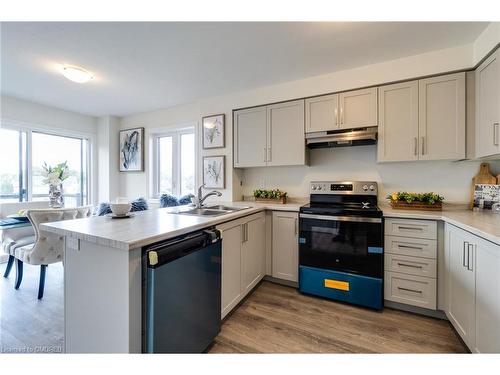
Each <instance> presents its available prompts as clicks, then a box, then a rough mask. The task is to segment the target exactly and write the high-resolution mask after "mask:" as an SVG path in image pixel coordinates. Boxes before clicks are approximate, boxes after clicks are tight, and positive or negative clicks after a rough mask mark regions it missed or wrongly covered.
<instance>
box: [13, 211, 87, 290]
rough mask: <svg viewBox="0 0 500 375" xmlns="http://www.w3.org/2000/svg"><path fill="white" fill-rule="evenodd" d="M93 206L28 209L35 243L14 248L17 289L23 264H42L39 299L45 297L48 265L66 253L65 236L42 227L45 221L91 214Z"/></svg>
mask: <svg viewBox="0 0 500 375" xmlns="http://www.w3.org/2000/svg"><path fill="white" fill-rule="evenodd" d="M91 213H92V206H84V207H77V208H63V209H49V210H28V211H27V213H26V214H27V216H28V218H29V220H30V222H31V224H32V225H33V228H34V229H35V244H34V245H27V246H21V247H17V248H16V249H15V250H14V258H15V261H16V281H15V286H14V287H15V289H19V287H20V286H21V282H22V279H23V264H24V263H27V264H31V265H34V266H40V283H39V286H38V299H41V298H42V297H43V290H44V286H45V273H46V269H47V265H49V264H52V263H57V262H61V261H62V260H63V254H64V237H63V236H60V235H57V234H54V233H50V232H46V231H43V230H41V229H40V225H41V224H43V223H50V222H54V221H62V220H73V219H79V218H84V217H88V216H90V215H91Z"/></svg>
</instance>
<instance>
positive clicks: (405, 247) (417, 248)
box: [398, 245, 423, 250]
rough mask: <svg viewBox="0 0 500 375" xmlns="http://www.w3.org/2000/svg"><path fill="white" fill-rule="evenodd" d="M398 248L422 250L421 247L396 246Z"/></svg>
mask: <svg viewBox="0 0 500 375" xmlns="http://www.w3.org/2000/svg"><path fill="white" fill-rule="evenodd" d="M398 247H399V248H401V247H402V248H403V249H415V250H423V248H422V247H418V246H410V245H398Z"/></svg>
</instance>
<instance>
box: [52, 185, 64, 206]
mask: <svg viewBox="0 0 500 375" xmlns="http://www.w3.org/2000/svg"><path fill="white" fill-rule="evenodd" d="M49 207H51V208H61V207H64V196H63V186H62V184H50V185H49Z"/></svg>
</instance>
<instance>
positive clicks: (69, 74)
mask: <svg viewBox="0 0 500 375" xmlns="http://www.w3.org/2000/svg"><path fill="white" fill-rule="evenodd" d="M61 73H62V75H63V76H65V77H66V78H67V79H69V80H70V81H73V82H77V83H85V82H88V81H90V80H92V79H94V77H93V76H92V73H90V72H88V71H86V70H85V69H82V68H79V67H77V66H68V65H65V66H63V68H62V72H61Z"/></svg>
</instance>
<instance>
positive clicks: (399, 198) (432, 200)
mask: <svg viewBox="0 0 500 375" xmlns="http://www.w3.org/2000/svg"><path fill="white" fill-rule="evenodd" d="M387 199H389V200H391V201H394V202H407V203H412V202H419V203H424V204H436V203H441V202H443V201H444V197H443V196H442V195H439V194H435V193H433V192H430V193H408V192H406V191H398V192H394V193H392V194H388V195H387Z"/></svg>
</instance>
